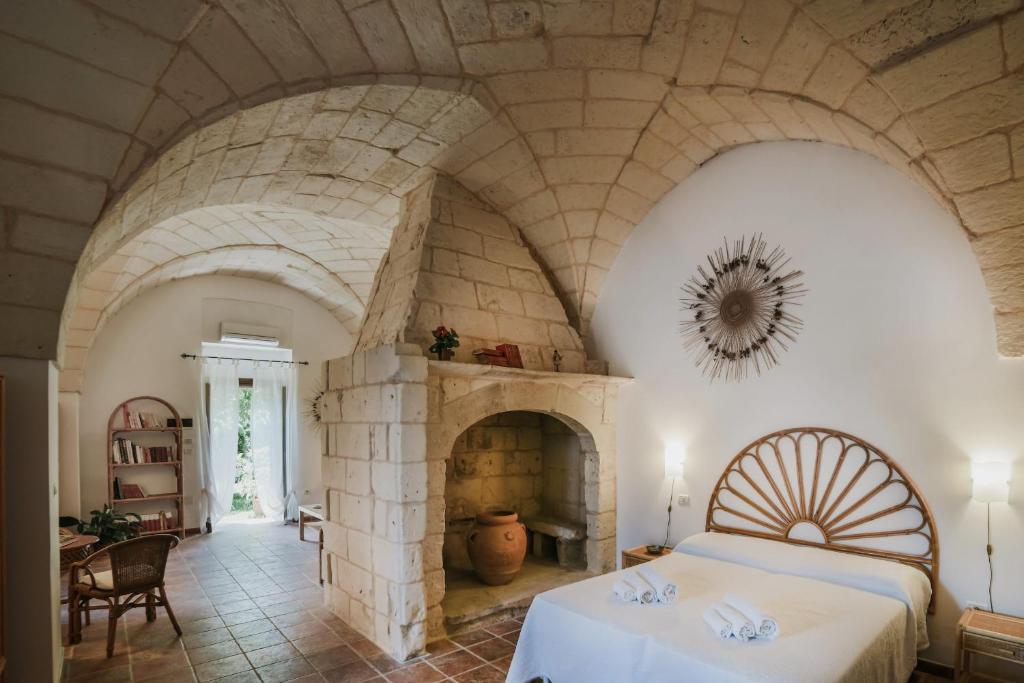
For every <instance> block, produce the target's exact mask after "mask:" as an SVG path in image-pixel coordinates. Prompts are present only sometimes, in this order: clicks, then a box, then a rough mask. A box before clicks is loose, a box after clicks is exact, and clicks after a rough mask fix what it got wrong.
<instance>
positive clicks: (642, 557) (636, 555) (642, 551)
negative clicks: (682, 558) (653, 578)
mask: <svg viewBox="0 0 1024 683" xmlns="http://www.w3.org/2000/svg"><path fill="white" fill-rule="evenodd" d="M670 552H672V551H671V550H666V551H665V552H662V553H649V552H647V546H645V545H638V546H637V547H635V548H629V549H627V550H623V551H622V568H623V569H628V568H629V567H635V566H636V565H638V564H643V563H644V562H650V561H651V560H656V559H658V558H659V557H662V556H664V555H668V554H669V553H670Z"/></svg>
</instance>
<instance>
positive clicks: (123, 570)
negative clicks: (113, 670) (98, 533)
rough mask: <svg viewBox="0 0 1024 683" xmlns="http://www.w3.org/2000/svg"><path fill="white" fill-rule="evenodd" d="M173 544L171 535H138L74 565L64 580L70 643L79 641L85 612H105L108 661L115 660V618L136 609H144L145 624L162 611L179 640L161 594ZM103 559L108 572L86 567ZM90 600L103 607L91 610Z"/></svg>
mask: <svg viewBox="0 0 1024 683" xmlns="http://www.w3.org/2000/svg"><path fill="white" fill-rule="evenodd" d="M176 545H178V537H177V536H172V535H171V534H153V535H150V536H140V537H139V538H133V539H130V540H128V541H121V542H120V543H114V544H113V545H110V546H107V547H106V548H103V549H102V550H99V551H97V552H95V553H93V554H92V555H90V556H89V557H87V558H85V559H84V560H82V561H81V562H73V563H72V564H71V573H70V576H69V578H68V640H69V641H70V642H71V643H72V644H73V643H78V642H80V641H81V639H82V615H83V613H84V615H85V617H86V622H87V623H88V622H89V612H91V611H95V610H107V611H108V615H107V619H108V621H107V657H113V656H114V639H115V637H116V635H117V620H118V619H119V618H121V616H122V615H123V614H125V613H126V612H127V611H128V610H130V609H134V608H136V607H145V608H146V621H155V620H156V608H157V607H163V608H164V609H165V610H167V617H168V618H169V619H170V620H171V624H172V625H173V626H174V630H175V631H177V633H178V635H179V636H180V635H181V627H180V626H178V620H177V619H175V618H174V612H173V611H171V605H170V603H169V602H167V592H166V591H165V590H164V569H165V568H166V567H167V553H168V552H170V550H171V548H173V547H175V546H176ZM103 556H107V557H109V558H110V569H109V570H108V571H98V572H94V571H93V570H92V569H91V568H90V566H89V565H90V564H92V563H93V562H94V561H95V560H96V559H98V558H100V557H103ZM92 600H102V601H103V602H105V603H106V604H105V605H100V606H96V607H93V606H91V605H90V604H89V603H90V601H92Z"/></svg>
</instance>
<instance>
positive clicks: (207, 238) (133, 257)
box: [61, 204, 390, 391]
mask: <svg viewBox="0 0 1024 683" xmlns="http://www.w3.org/2000/svg"><path fill="white" fill-rule="evenodd" d="M389 239H390V231H389V230H388V229H386V228H383V227H378V226H367V225H362V224H359V223H356V222H353V221H350V220H346V219H341V218H333V217H328V216H322V215H317V214H313V213H310V212H308V211H304V210H301V209H295V208H291V207H284V206H272V205H255V204H253V205H246V204H239V205H230V206H213V207H206V208H201V209H193V210H192V211H188V212H185V213H183V214H180V215H177V216H174V217H172V218H168V219H166V220H164V221H161V222H160V223H158V224H156V225H154V226H153V227H151V228H148V229H145V230H142V231H140V232H137V233H134V234H133V235H132V237H131V239H129V240H127V241H125V242H123V243H122V244H121V246H120V247H119V248H118V249H117V251H115V252H114V253H113V254H110V255H108V256H107V257H106V258H105V259H103V261H102V262H100V263H98V264H97V265H96V267H94V268H93V269H91V270H90V271H88V272H87V273H86V272H85V271H82V273H83V276H82V280H81V282H80V284H77V283H76V284H77V286H76V289H75V306H74V307H69V308H68V310H67V317H66V321H65V324H66V329H65V332H64V339H65V344H64V356H63V367H62V373H61V387H62V389H64V390H72V391H77V390H79V389H80V387H81V383H82V370H83V369H84V367H85V360H86V357H87V355H88V351H89V348H90V347H91V346H92V343H93V342H94V340H95V339H96V337H97V335H98V334H99V331H100V329H101V328H102V327H103V325H104V323H105V322H106V320H107V319H109V318H110V316H112V315H113V314H114V313H116V312H117V311H118V310H120V308H121V307H123V306H124V305H125V304H126V303H128V302H129V301H131V300H133V299H134V298H135V297H137V296H139V295H140V294H141V293H143V292H144V291H146V290H148V289H150V288H152V287H156V286H159V285H161V284H163V283H165V282H169V281H171V280H176V279H182V278H185V277H192V276H195V275H208V274H222V275H240V276H244V277H251V278H256V279H262V280H267V281H270V282H276V283H278V284H282V285H285V286H288V287H291V288H292V289H295V290H297V291H299V292H301V293H303V294H305V295H306V296H308V297H309V298H311V299H312V300H313V301H315V302H317V303H319V304H320V305H321V306H323V307H324V308H325V309H327V310H328V311H329V312H330V313H331V314H332V315H334V316H335V317H336V318H337V319H338V320H339V321H340V322H341V323H342V324H343V325H344V326H345V328H346V329H347V330H348V331H349V332H351V333H353V335H354V334H356V333H357V332H358V326H359V322H360V320H361V319H362V317H363V311H364V309H365V306H366V301H367V297H368V295H369V291H370V286H371V284H372V281H373V274H374V273H375V272H376V270H377V266H378V264H379V262H380V259H381V258H382V257H383V256H384V253H385V252H386V251H387V247H388V242H389Z"/></svg>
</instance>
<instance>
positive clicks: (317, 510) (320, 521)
mask: <svg viewBox="0 0 1024 683" xmlns="http://www.w3.org/2000/svg"><path fill="white" fill-rule="evenodd" d="M309 520H315V521H312V522H311V521H309ZM306 527H309V528H310V529H316V531H317V543H318V544H319V546H320V547H319V549H318V550H319V553H320V555H319V557H318V558H317V562H318V564H319V567H320V585H323V583H324V506H323V505H300V506H299V540H300V541H305V540H306Z"/></svg>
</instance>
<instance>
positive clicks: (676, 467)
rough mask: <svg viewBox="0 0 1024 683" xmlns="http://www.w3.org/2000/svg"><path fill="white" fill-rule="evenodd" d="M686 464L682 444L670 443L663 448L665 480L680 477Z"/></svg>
mask: <svg viewBox="0 0 1024 683" xmlns="http://www.w3.org/2000/svg"><path fill="white" fill-rule="evenodd" d="M685 464H686V449H685V448H683V446H682V444H678V443H670V444H668V445H667V446H665V478H666V479H667V478H669V477H672V478H673V479H675V478H676V477H682V476H683V475H684V471H685V468H684V465H685Z"/></svg>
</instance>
